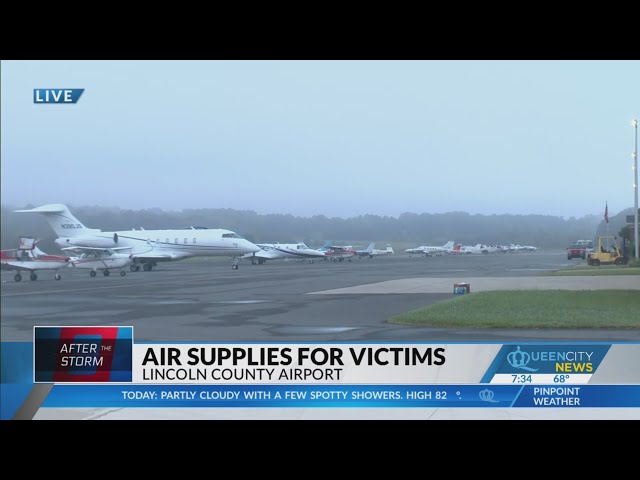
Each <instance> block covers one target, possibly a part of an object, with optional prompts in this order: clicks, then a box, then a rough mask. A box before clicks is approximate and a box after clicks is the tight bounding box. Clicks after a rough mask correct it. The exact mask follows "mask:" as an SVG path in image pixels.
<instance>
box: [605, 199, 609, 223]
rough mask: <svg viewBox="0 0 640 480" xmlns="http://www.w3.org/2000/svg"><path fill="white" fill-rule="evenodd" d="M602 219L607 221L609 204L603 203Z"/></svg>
mask: <svg viewBox="0 0 640 480" xmlns="http://www.w3.org/2000/svg"><path fill="white" fill-rule="evenodd" d="M604 221H605V222H607V223H609V206H608V205H607V204H606V203H605V204H604Z"/></svg>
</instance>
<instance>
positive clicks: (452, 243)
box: [442, 240, 454, 250]
mask: <svg viewBox="0 0 640 480" xmlns="http://www.w3.org/2000/svg"><path fill="white" fill-rule="evenodd" d="M453 245H454V242H453V240H449V241H448V242H447V243H445V244H444V245H443V246H442V248H444V249H445V250H451V249H452V248H453Z"/></svg>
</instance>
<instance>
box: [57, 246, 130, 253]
mask: <svg viewBox="0 0 640 480" xmlns="http://www.w3.org/2000/svg"><path fill="white" fill-rule="evenodd" d="M131 248H133V247H109V248H98V247H64V248H61V249H60V250H70V251H72V252H83V251H90V252H91V251H100V252H102V251H105V250H107V251H108V250H113V251H114V252H117V251H118V250H129V249H131Z"/></svg>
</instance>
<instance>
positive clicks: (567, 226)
mask: <svg viewBox="0 0 640 480" xmlns="http://www.w3.org/2000/svg"><path fill="white" fill-rule="evenodd" d="M33 207H34V206H33V205H26V206H18V207H10V206H3V207H2V224H1V227H2V248H3V249H7V248H15V246H16V245H17V242H18V237H19V236H32V237H36V238H39V239H41V243H40V245H41V248H42V249H43V250H45V249H49V250H57V248H56V246H55V244H54V243H53V240H54V239H55V238H56V236H55V234H54V233H53V231H52V230H51V228H50V227H49V225H48V223H47V222H46V220H45V219H44V217H42V216H40V215H35V214H20V213H14V212H13V210H15V209H18V208H33ZM69 209H70V210H71V212H72V213H73V214H74V215H75V216H76V217H77V218H78V219H79V220H80V221H81V222H82V223H83V224H84V225H85V226H87V227H88V228H100V229H102V230H105V231H114V230H131V229H133V228H135V229H139V228H144V229H146V230H153V229H173V228H183V227H189V226H205V227H210V228H226V229H229V230H233V231H234V232H236V233H238V234H239V235H241V236H243V237H245V238H247V239H248V240H250V241H253V242H257V243H275V242H281V243H288V242H299V241H303V242H305V243H306V244H307V245H309V246H319V245H322V244H323V243H324V242H325V241H326V240H332V241H335V242H343V241H345V242H355V241H358V242H362V243H367V242H369V241H379V242H383V241H384V242H390V243H393V242H407V243H415V244H416V245H417V244H429V245H442V244H444V243H446V242H447V241H448V240H454V241H455V242H456V243H462V244H464V245H475V244H477V243H484V244H487V245H491V244H496V245H497V244H509V243H514V244H520V245H534V246H537V247H542V248H556V247H566V246H567V245H569V244H570V243H572V242H574V241H575V240H577V239H593V238H594V237H595V235H596V232H597V231H600V229H601V225H602V223H604V221H603V220H602V217H601V216H598V215H587V216H584V217H580V218H574V217H570V218H566V219H565V218H563V217H558V216H552V215H537V214H531V215H511V214H501V215H480V214H469V213H466V212H449V213H419V214H418V213H403V214H401V215H400V216H398V217H391V216H379V215H373V214H371V215H360V216H356V217H350V218H340V217H327V216H324V215H314V216H311V217H298V216H294V215H290V214H258V213H256V212H254V211H251V210H234V209H209V208H202V209H184V210H181V211H167V210H162V209H157V208H154V209H144V210H128V209H122V208H118V207H101V206H73V205H69ZM623 213H624V212H620V213H619V214H618V215H616V216H612V217H610V219H609V222H610V224H609V228H610V230H611V232H612V234H613V233H614V230H613V229H612V226H613V225H617V224H618V223H619V221H618V220H619V219H621V221H623V220H624V214H623ZM618 229H619V228H618ZM615 234H617V230H616V231H615ZM45 251H46V250H45Z"/></svg>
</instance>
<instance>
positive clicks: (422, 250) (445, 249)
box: [405, 240, 454, 257]
mask: <svg viewBox="0 0 640 480" xmlns="http://www.w3.org/2000/svg"><path fill="white" fill-rule="evenodd" d="M453 245H454V242H453V240H450V241H448V242H447V243H445V244H444V245H442V246H441V247H435V246H429V245H422V246H420V247H416V248H407V249H406V250H405V252H406V253H408V254H410V255H414V254H418V255H424V256H425V257H429V256H431V255H442V254H443V253H451V252H453Z"/></svg>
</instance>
